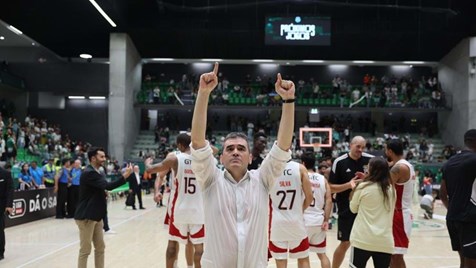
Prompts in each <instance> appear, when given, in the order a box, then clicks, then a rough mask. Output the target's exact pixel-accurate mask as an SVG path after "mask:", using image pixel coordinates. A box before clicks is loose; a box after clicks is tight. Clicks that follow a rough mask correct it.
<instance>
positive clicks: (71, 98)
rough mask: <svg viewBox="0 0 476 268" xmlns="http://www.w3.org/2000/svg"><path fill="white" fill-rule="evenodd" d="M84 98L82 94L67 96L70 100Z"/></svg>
mask: <svg viewBox="0 0 476 268" xmlns="http://www.w3.org/2000/svg"><path fill="white" fill-rule="evenodd" d="M85 98H86V97H84V96H68V99H70V100H84V99H85Z"/></svg>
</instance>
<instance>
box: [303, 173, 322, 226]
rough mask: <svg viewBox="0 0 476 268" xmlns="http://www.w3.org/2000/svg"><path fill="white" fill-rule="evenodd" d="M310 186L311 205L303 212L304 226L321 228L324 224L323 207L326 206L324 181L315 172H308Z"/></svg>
mask: <svg viewBox="0 0 476 268" xmlns="http://www.w3.org/2000/svg"><path fill="white" fill-rule="evenodd" d="M308 174H309V181H310V182H311V186H312V197H313V199H312V203H311V204H310V205H309V207H308V208H306V210H304V223H305V225H306V226H321V225H322V223H323V222H324V206H325V204H326V179H325V178H324V176H322V175H321V174H319V173H317V172H309V173H308Z"/></svg>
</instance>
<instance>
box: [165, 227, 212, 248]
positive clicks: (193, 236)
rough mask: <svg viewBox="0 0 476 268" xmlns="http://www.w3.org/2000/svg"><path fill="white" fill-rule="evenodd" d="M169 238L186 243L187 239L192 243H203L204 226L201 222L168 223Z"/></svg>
mask: <svg viewBox="0 0 476 268" xmlns="http://www.w3.org/2000/svg"><path fill="white" fill-rule="evenodd" d="M169 240H172V241H177V242H179V243H181V244H187V242H188V240H190V242H192V244H194V245H196V244H203V242H204V241H205V226H204V225H203V224H177V223H175V222H170V224H169Z"/></svg>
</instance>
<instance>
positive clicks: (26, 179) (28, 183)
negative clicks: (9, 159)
mask: <svg viewBox="0 0 476 268" xmlns="http://www.w3.org/2000/svg"><path fill="white" fill-rule="evenodd" d="M18 182H19V183H20V191H24V190H30V189H34V188H37V187H38V185H37V184H36V182H35V180H34V179H33V177H32V176H31V175H30V171H29V169H28V164H27V163H24V164H23V165H22V166H21V171H20V174H19V175H18Z"/></svg>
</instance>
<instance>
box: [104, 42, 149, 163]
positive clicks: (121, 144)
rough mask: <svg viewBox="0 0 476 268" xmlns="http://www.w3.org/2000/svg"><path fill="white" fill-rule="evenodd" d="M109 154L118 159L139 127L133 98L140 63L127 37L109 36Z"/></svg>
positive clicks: (131, 141)
mask: <svg viewBox="0 0 476 268" xmlns="http://www.w3.org/2000/svg"><path fill="white" fill-rule="evenodd" d="M109 53H110V54H109V59H110V65H109V120H108V122H109V148H108V151H109V154H110V155H111V156H112V157H114V158H116V159H117V160H119V161H120V162H121V161H123V160H124V156H126V155H128V152H129V151H130V150H131V149H132V147H133V145H134V143H135V139H136V137H137V135H138V133H139V128H140V109H136V108H134V96H135V94H136V92H137V91H139V89H140V86H141V75H142V63H141V58H140V55H139V53H138V52H137V49H136V48H135V46H134V44H133V43H132V40H131V39H130V38H129V36H128V35H127V34H122V33H113V34H111V36H110V52H109Z"/></svg>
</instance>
